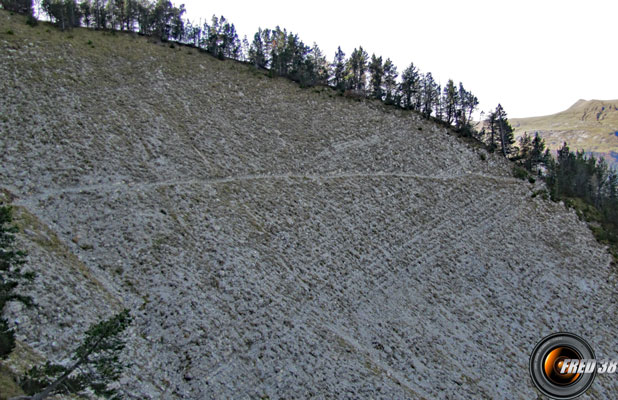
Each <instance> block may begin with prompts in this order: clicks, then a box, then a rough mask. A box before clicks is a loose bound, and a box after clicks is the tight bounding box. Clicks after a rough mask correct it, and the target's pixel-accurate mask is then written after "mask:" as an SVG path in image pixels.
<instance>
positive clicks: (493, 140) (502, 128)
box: [485, 104, 517, 157]
mask: <svg viewBox="0 0 618 400" xmlns="http://www.w3.org/2000/svg"><path fill="white" fill-rule="evenodd" d="M485 124H486V125H487V126H488V127H489V140H488V149H489V150H490V151H492V152H493V151H494V150H496V149H499V150H500V151H501V152H502V155H503V156H505V157H511V156H513V157H516V155H517V149H516V148H515V147H514V146H513V145H514V144H515V137H514V135H513V127H512V126H511V124H510V123H509V121H508V118H507V115H506V112H505V111H504V108H502V105H500V104H498V106H497V107H496V110H495V111H492V112H490V113H489V114H488V115H487V119H486V120H485Z"/></svg>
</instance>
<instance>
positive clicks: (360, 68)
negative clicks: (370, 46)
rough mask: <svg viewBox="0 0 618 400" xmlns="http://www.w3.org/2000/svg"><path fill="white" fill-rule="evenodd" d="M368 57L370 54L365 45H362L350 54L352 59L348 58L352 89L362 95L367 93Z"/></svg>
mask: <svg viewBox="0 0 618 400" xmlns="http://www.w3.org/2000/svg"><path fill="white" fill-rule="evenodd" d="M368 58H369V55H368V54H367V52H366V51H365V50H363V47H362V46H361V47H359V48H358V49H354V51H353V52H352V54H351V55H350V59H349V60H348V65H347V71H348V80H349V83H350V84H349V87H350V89H351V90H354V91H355V92H357V93H358V94H361V95H364V94H365V87H366V82H367V77H366V72H367V60H368Z"/></svg>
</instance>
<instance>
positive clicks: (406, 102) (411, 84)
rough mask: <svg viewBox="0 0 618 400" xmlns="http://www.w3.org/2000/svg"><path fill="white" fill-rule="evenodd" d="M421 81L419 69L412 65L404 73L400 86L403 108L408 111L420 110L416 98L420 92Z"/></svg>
mask: <svg viewBox="0 0 618 400" xmlns="http://www.w3.org/2000/svg"><path fill="white" fill-rule="evenodd" d="M419 81H420V79H419V72H418V69H417V68H416V67H415V66H414V64H413V63H410V66H408V68H406V69H405V70H404V71H403V74H402V76H401V84H400V85H399V91H400V93H401V106H402V107H403V108H404V109H406V110H412V109H418V106H417V102H416V101H415V97H416V95H417V94H418V93H419V92H420V88H419Z"/></svg>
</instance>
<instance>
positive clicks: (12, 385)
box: [0, 364, 25, 400]
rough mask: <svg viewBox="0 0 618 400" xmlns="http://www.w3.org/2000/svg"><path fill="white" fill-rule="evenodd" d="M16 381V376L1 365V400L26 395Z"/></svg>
mask: <svg viewBox="0 0 618 400" xmlns="http://www.w3.org/2000/svg"><path fill="white" fill-rule="evenodd" d="M15 379H16V376H15V374H13V372H11V370H10V369H8V368H7V367H6V366H5V365H2V364H0V400H6V399H10V398H11V397H17V396H23V395H25V393H24V391H23V390H21V388H20V387H19V385H18V384H17V382H15Z"/></svg>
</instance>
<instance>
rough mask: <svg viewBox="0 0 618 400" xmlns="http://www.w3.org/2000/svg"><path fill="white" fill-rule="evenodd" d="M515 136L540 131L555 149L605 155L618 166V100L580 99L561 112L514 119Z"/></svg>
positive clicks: (512, 123)
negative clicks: (564, 148) (567, 145)
mask: <svg viewBox="0 0 618 400" xmlns="http://www.w3.org/2000/svg"><path fill="white" fill-rule="evenodd" d="M510 122H511V125H513V128H514V129H515V136H516V137H518V138H519V137H520V136H521V135H523V134H524V132H528V133H529V134H534V132H539V134H540V135H541V136H542V137H543V138H545V142H546V144H547V145H548V146H549V148H551V149H552V150H557V149H559V148H560V147H561V146H562V143H564V142H567V143H568V144H569V147H570V148H571V149H577V150H584V151H586V152H589V153H593V154H596V155H602V156H604V157H605V158H607V159H608V161H610V162H612V164H613V165H618V100H578V101H577V102H576V103H575V104H573V105H572V106H571V107H569V109H567V110H565V111H562V112H560V113H557V114H553V115H547V116H542V117H532V118H513V119H510Z"/></svg>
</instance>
